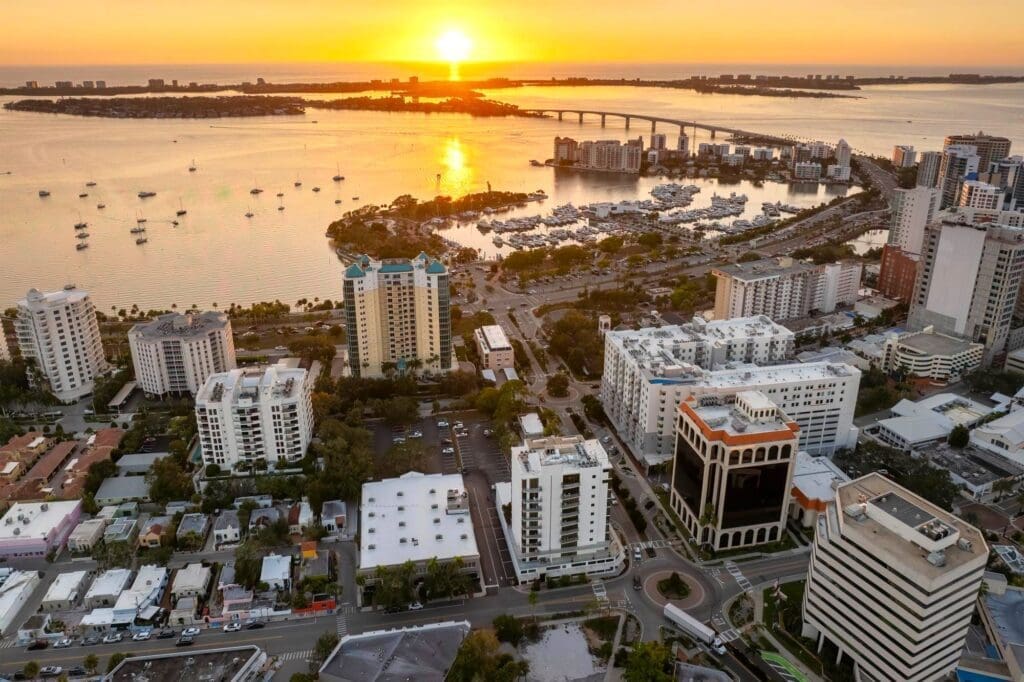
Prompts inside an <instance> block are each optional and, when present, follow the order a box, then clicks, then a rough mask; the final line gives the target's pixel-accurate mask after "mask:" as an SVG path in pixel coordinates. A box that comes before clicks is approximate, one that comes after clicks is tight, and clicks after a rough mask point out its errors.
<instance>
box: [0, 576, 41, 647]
mask: <svg viewBox="0 0 1024 682" xmlns="http://www.w3.org/2000/svg"><path fill="white" fill-rule="evenodd" d="M39 581H40V579H39V572H38V571H14V572H12V573H11V574H10V575H9V576H7V580H5V581H4V583H3V585H0V635H4V636H7V635H9V634H11V632H13V631H14V630H15V629H16V623H17V618H18V614H19V613H20V612H21V610H22V609H23V608H24V607H25V604H27V603H28V601H29V600H30V599H31V598H32V595H33V594H34V593H35V591H36V588H37V587H39Z"/></svg>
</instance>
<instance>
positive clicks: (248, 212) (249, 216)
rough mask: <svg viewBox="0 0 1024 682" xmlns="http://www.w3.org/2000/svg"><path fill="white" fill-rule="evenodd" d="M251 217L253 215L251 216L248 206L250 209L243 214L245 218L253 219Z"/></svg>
mask: <svg viewBox="0 0 1024 682" xmlns="http://www.w3.org/2000/svg"><path fill="white" fill-rule="evenodd" d="M253 215H254V214H253V212H252V207H251V206H250V207H249V210H248V211H246V212H245V217H246V218H251V217H253Z"/></svg>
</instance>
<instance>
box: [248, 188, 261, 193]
mask: <svg viewBox="0 0 1024 682" xmlns="http://www.w3.org/2000/svg"><path fill="white" fill-rule="evenodd" d="M249 194H263V190H262V189H260V188H259V187H253V188H252V189H251V190H249Z"/></svg>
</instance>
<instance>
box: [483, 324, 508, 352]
mask: <svg viewBox="0 0 1024 682" xmlns="http://www.w3.org/2000/svg"><path fill="white" fill-rule="evenodd" d="M480 333H481V334H482V335H483V337H484V342H485V343H486V344H487V347H488V348H490V349H491V350H510V349H511V348H512V344H510V343H509V342H508V336H506V335H505V330H504V329H502V328H501V327H500V326H499V325H496V324H489V325H486V326H483V327H480Z"/></svg>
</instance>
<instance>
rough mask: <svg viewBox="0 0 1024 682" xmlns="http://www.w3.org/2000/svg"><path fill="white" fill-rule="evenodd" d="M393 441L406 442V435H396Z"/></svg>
mask: <svg viewBox="0 0 1024 682" xmlns="http://www.w3.org/2000/svg"><path fill="white" fill-rule="evenodd" d="M391 442H392V443H404V442H405V436H395V437H394V438H392V439H391Z"/></svg>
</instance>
